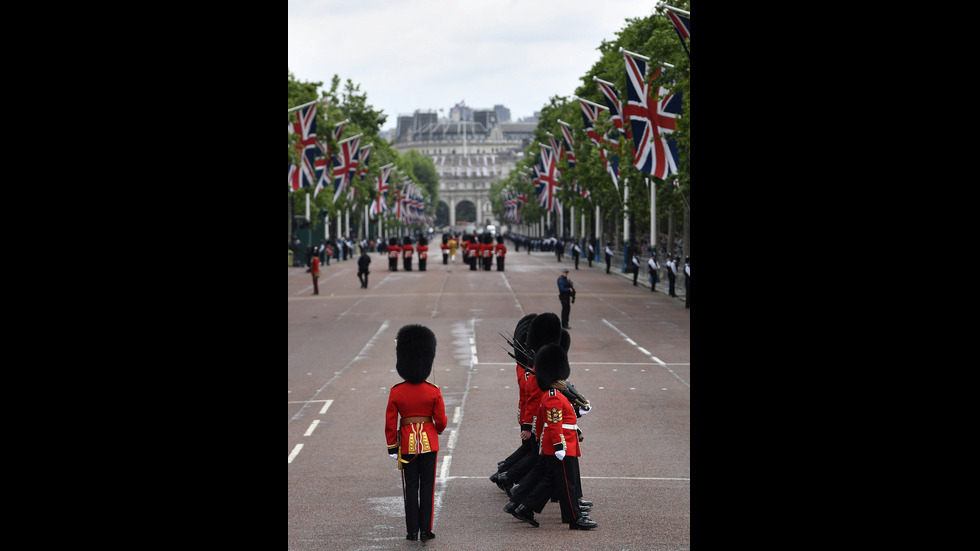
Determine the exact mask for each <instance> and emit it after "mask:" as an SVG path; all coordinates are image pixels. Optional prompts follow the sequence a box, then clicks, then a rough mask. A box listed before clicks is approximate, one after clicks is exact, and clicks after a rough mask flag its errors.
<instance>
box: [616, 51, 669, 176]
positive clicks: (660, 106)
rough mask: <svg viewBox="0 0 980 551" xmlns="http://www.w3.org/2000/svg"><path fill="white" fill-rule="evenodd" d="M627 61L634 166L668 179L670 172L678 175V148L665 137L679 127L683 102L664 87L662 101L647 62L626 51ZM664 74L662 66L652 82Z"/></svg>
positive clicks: (627, 110) (628, 113) (627, 94)
mask: <svg viewBox="0 0 980 551" xmlns="http://www.w3.org/2000/svg"><path fill="white" fill-rule="evenodd" d="M623 56H624V58H625V61H626V98H627V100H626V108H625V111H624V114H625V115H626V116H627V117H628V118H629V124H630V127H632V130H633V149H634V154H633V165H634V166H636V168H637V169H638V170H640V171H641V172H645V173H647V174H649V175H651V176H653V177H655V178H660V179H665V178H666V177H667V175H668V174H670V173H674V174H676V173H677V165H678V161H679V159H678V157H677V147H676V145H673V147H672V146H671V145H670V144H668V143H667V139H666V137H665V134H671V133H673V132H674V130H675V128H676V123H677V121H676V120H675V117H676V114H677V113H671V112H670V111H668V109H671V110H677V109H678V107H679V104H680V101H679V99H678V100H675V99H674V98H673V97H672V95H667V94H666V92H667V91H666V90H664V89H663V88H662V87H661V88H660V94H661V95H662V96H663V99H662V100H661V101H660V102H658V101H657V100H656V98H655V97H654V96H653V95H651V94H650V92H651V90H650V89H651V86H650V85H649V84H648V83H647V82H646V78H645V77H646V68H647V63H646V60H644V59H641V58H639V57H636V56H633V55H631V54H630V53H629V52H626V51H623ZM659 74H660V67H657V70H656V71H655V72H654V73H653V75H651V77H650V78H651V79H653V78H656V77H657V76H658V75H659Z"/></svg>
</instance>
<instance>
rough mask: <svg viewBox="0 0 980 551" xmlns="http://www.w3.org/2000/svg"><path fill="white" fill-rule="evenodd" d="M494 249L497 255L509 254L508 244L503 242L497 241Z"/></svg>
mask: <svg viewBox="0 0 980 551" xmlns="http://www.w3.org/2000/svg"><path fill="white" fill-rule="evenodd" d="M493 249H494V252H495V253H496V254H497V256H499V257H501V258H503V257H504V256H506V255H507V245H504V244H503V243H497V245H496V246H495V247H494V248H493Z"/></svg>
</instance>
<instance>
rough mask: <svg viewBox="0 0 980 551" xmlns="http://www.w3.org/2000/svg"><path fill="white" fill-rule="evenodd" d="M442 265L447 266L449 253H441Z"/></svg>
mask: <svg viewBox="0 0 980 551" xmlns="http://www.w3.org/2000/svg"><path fill="white" fill-rule="evenodd" d="M442 263H443V264H449V253H448V252H444V253H442Z"/></svg>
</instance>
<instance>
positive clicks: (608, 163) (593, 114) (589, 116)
mask: <svg viewBox="0 0 980 551" xmlns="http://www.w3.org/2000/svg"><path fill="white" fill-rule="evenodd" d="M579 104H580V105H581V106H582V120H583V121H584V122H585V134H586V135H587V136H588V137H589V139H590V140H592V143H593V144H595V146H596V147H598V148H599V156H600V157H601V158H602V165H603V166H604V167H606V172H608V173H609V177H610V178H612V183H613V186H614V187H615V188H616V191H617V192H618V191H619V157H617V156H616V155H613V156H612V158H611V159H607V158H606V150H605V149H603V147H602V142H603V141H604V140H603V138H602V137H600V136H599V133H598V132H596V130H595V121H596V120H597V119H598V118H599V110H600V109H602V107H600V106H599V105H596V104H594V103H590V102H587V101H585V100H582V99H579Z"/></svg>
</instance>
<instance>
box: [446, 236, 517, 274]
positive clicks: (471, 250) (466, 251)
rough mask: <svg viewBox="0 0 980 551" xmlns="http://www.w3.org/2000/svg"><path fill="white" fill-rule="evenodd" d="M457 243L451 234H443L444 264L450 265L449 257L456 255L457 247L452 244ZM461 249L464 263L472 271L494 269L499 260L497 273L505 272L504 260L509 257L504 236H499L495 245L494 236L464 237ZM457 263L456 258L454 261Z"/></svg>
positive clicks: (460, 244) (460, 245)
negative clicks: (495, 261)
mask: <svg viewBox="0 0 980 551" xmlns="http://www.w3.org/2000/svg"><path fill="white" fill-rule="evenodd" d="M454 241H456V239H455V238H454V237H451V236H450V235H449V234H445V233H444V234H442V245H441V246H440V248H441V249H442V263H443V264H449V257H450V255H451V254H455V247H452V242H454ZM459 248H460V249H461V250H462V251H463V263H464V264H468V265H469V267H470V270H471V271H476V270H485V271H488V272H489V271H490V270H491V269H492V268H493V259H494V258H496V259H497V271H498V272H502V271H504V259H505V258H506V256H507V245H504V236H502V235H498V236H497V243H496V245H495V244H494V238H493V235H491V234H489V233H484V234H483V236H482V237H481V236H480V235H479V234H476V233H474V234H473V235H465V234H464V235H463V236H462V237H461V239H460V242H459ZM453 261H454V262H455V258H454V259H453Z"/></svg>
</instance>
